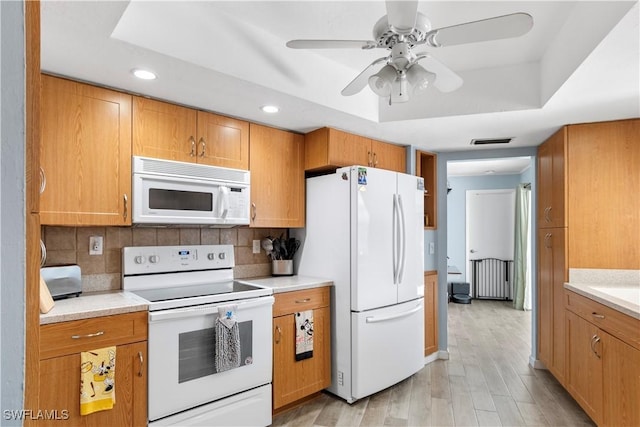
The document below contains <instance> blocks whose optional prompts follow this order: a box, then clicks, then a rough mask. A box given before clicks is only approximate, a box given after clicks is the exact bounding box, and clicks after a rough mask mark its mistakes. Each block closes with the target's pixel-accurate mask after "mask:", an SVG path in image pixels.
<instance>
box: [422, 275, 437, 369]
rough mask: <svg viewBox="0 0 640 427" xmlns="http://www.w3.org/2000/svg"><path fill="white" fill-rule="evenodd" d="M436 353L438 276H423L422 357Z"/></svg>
mask: <svg viewBox="0 0 640 427" xmlns="http://www.w3.org/2000/svg"><path fill="white" fill-rule="evenodd" d="M436 351H438V274H437V273H436V272H425V274H424V355H425V356H427V355H429V354H432V353H435V352H436Z"/></svg>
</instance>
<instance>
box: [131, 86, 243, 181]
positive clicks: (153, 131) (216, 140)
mask: <svg viewBox="0 0 640 427" xmlns="http://www.w3.org/2000/svg"><path fill="white" fill-rule="evenodd" d="M133 154H134V155H136V156H146V157H154V158H160V159H166V160H176V161H181V162H192V163H201V164H207V165H212V166H222V167H227V168H234V169H243V170H248V169H249V123H248V122H245V121H242V120H237V119H233V118H230V117H225V116H219V115H217V114H213V113H209V112H206V111H197V110H194V109H191V108H187V107H182V106H179V105H175V104H171V103H168V102H162V101H156V100H152V99H148V98H143V97H135V98H134V103H133Z"/></svg>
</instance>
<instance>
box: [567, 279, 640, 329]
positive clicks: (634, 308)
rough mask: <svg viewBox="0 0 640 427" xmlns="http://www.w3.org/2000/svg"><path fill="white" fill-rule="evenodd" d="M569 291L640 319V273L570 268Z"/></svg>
mask: <svg viewBox="0 0 640 427" xmlns="http://www.w3.org/2000/svg"><path fill="white" fill-rule="evenodd" d="M564 287H565V288H566V289H569V290H571V291H573V292H576V293H578V294H580V295H582V296H585V297H587V298H590V299H592V300H594V301H597V302H599V303H601V304H603V305H606V306H607V307H609V308H612V309H614V310H617V311H620V312H621V313H624V314H626V315H628V316H631V317H634V318H636V319H640V271H638V270H592V269H570V270H569V282H568V283H565V284H564Z"/></svg>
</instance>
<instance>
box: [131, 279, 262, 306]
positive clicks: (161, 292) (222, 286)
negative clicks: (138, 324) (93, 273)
mask: <svg viewBox="0 0 640 427" xmlns="http://www.w3.org/2000/svg"><path fill="white" fill-rule="evenodd" d="M257 289H262V288H259V287H258V286H254V285H250V284H248V283H242V282H238V281H235V280H234V281H231V282H224V283H210V284H205V285H195V286H180V287H175V288H160V289H146V290H139V291H133V293H134V294H136V295H138V296H139V297H141V298H144V299H146V300H147V301H149V302H152V303H154V302H162V301H170V300H179V299H185V298H195V297H206V296H213V295H222V294H232V293H233V294H237V293H242V292H248V291H255V290H257ZM238 298H241V295H234V299H238Z"/></svg>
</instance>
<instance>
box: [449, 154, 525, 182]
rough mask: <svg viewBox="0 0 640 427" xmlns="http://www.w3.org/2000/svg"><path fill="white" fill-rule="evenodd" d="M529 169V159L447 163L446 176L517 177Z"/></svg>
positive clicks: (523, 157) (522, 157) (516, 158)
mask: <svg viewBox="0 0 640 427" xmlns="http://www.w3.org/2000/svg"><path fill="white" fill-rule="evenodd" d="M530 167H531V157H527V156H521V157H508V158H501V159H486V160H461V161H448V162H447V176H448V177H451V176H487V175H519V174H521V173H523V172H525V171H526V170H527V169H529V168H530Z"/></svg>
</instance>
